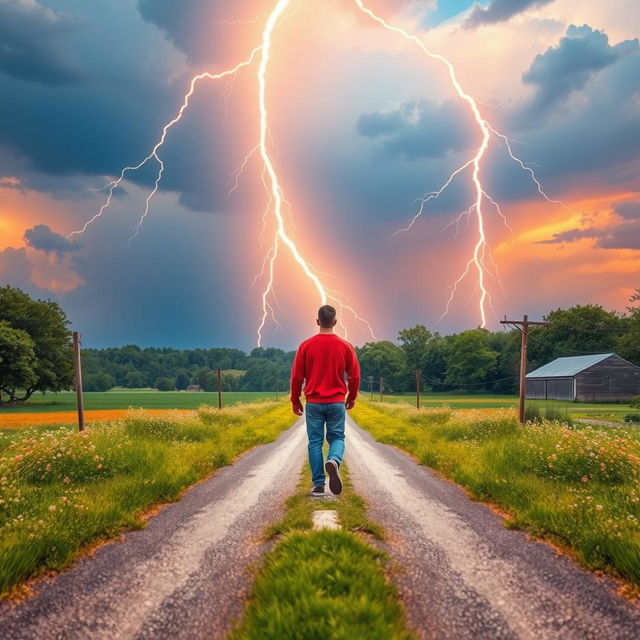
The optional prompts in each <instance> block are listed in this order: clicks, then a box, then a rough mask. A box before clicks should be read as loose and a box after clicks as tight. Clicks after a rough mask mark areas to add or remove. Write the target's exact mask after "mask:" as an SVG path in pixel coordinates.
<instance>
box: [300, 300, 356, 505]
mask: <svg viewBox="0 0 640 640" xmlns="http://www.w3.org/2000/svg"><path fill="white" fill-rule="evenodd" d="M316 322H317V323H318V326H319V327H320V330H319V332H318V333H317V334H316V335H315V336H313V337H312V338H309V339H308V340H305V341H304V342H303V343H302V344H301V345H300V346H299V347H298V352H297V353H296V358H295V360H294V362H293V369H292V370H291V404H292V405H293V412H294V413H295V414H296V415H297V416H301V415H302V414H303V407H302V402H300V394H301V392H302V383H303V382H304V383H305V386H304V395H305V398H306V400H307V435H308V437H309V466H310V467H311V474H312V480H313V489H312V491H311V495H312V496H317V497H321V496H324V495H325V493H324V484H325V473H324V472H325V469H326V471H327V474H328V475H329V489H331V492H332V493H334V494H336V495H338V494H339V493H340V492H341V491H342V480H341V479H340V470H339V469H340V464H341V462H342V457H343V455H344V422H345V411H346V410H347V409H352V408H353V406H354V404H355V402H356V397H357V395H358V390H359V388H360V365H359V364H358V358H357V357H356V352H355V350H354V348H353V347H352V346H351V344H349V343H348V342H347V341H346V340H343V339H342V338H340V337H339V336H337V335H336V334H335V333H334V332H333V329H334V327H335V326H336V322H337V320H336V310H335V309H334V308H333V307H332V306H330V305H328V304H325V305H324V306H322V307H320V309H319V310H318V318H317V320H316ZM345 376H346V378H347V380H348V384H347V382H345ZM345 396H346V397H345ZM325 425H326V429H327V442H328V443H329V453H328V455H327V461H326V463H325V464H324V465H323V456H322V445H323V442H324V435H325Z"/></svg>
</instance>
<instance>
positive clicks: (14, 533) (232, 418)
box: [0, 402, 295, 596]
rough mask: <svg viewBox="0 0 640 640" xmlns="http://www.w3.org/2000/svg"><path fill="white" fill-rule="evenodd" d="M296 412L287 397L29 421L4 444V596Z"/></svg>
mask: <svg viewBox="0 0 640 640" xmlns="http://www.w3.org/2000/svg"><path fill="white" fill-rule="evenodd" d="M294 420H295V417H294V416H293V415H292V414H291V410H290V408H289V406H288V405H287V404H285V403H275V402H272V403H256V404H245V405H239V406H237V407H233V408H229V409H223V410H221V411H219V410H218V409H213V408H209V407H202V408H201V409H200V410H198V411H197V412H196V411H185V412H175V413H173V414H170V415H163V416H153V415H149V414H148V413H146V412H145V411H143V410H135V411H131V412H130V413H129V415H128V416H127V417H126V418H124V419H122V420H118V421H116V422H107V423H98V424H95V425H93V426H92V427H91V428H90V429H87V430H86V431H84V432H82V433H78V432H77V431H75V430H74V429H72V428H70V427H57V428H32V429H27V430H24V431H20V432H18V433H15V432H14V434H13V436H14V437H13V438H12V439H9V440H7V441H4V443H3V447H2V448H1V449H0V595H3V596H4V595H7V593H9V592H11V591H12V590H13V591H14V592H15V590H16V587H17V586H18V585H20V584H21V583H23V582H24V581H25V580H26V579H28V578H31V577H33V576H35V575H38V574H40V573H42V572H44V571H47V570H59V569H62V568H63V567H65V566H66V565H68V564H69V562H70V561H71V560H72V559H73V558H74V557H75V556H76V555H77V554H78V552H79V551H81V550H82V549H84V548H86V547H87V546H89V545H93V544H95V543H97V542H99V541H101V540H105V539H109V538H113V537H115V536H117V535H119V534H120V533H121V532H122V531H123V530H125V529H136V528H142V527H143V526H144V524H145V519H144V513H145V511H148V510H149V508H150V507H152V506H153V505H156V504H159V503H164V502H168V501H172V500H176V499H177V498H178V497H179V496H180V494H181V493H182V492H183V491H184V490H185V489H186V488H187V487H189V486H190V485H192V484H194V483H195V482H197V481H198V480H200V479H202V478H203V477H205V476H207V475H208V474H210V473H211V472H213V471H214V470H216V469H218V468H219V467H222V466H224V465H227V464H229V463H230V462H231V461H232V460H233V459H234V458H235V457H236V456H238V455H239V454H240V453H242V452H244V451H246V450H248V449H250V448H252V447H254V446H256V445H259V444H264V443H266V442H270V441H272V440H275V439H276V438H277V437H278V435H279V434H280V433H281V432H282V431H283V430H284V429H286V428H287V427H289V426H291V425H292V424H293V422H294Z"/></svg>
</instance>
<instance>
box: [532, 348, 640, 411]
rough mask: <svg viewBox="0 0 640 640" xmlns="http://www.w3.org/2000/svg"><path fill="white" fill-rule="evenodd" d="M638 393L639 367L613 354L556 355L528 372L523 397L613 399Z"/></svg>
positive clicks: (608, 400) (620, 398) (639, 391)
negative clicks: (561, 356)
mask: <svg viewBox="0 0 640 640" xmlns="http://www.w3.org/2000/svg"><path fill="white" fill-rule="evenodd" d="M638 393H640V367H636V365H634V364H631V363H630V362H627V361H626V360H625V359H624V358H621V357H620V356H619V355H617V354H615V353H600V354H597V355H590V356H574V357H571V358H556V359H555V360H553V361H552V362H549V363H548V364H545V365H544V366H542V367H540V368H539V369H536V370H535V371H532V372H531V373H528V374H527V377H526V397H527V398H538V399H543V400H571V401H573V400H578V401H582V402H616V401H621V400H628V399H629V398H630V397H631V396H633V395H635V394H638Z"/></svg>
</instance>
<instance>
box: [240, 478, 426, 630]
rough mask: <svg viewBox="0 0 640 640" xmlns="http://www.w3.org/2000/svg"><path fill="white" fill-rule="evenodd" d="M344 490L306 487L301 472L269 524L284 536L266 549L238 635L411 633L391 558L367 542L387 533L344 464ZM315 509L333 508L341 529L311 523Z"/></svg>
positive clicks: (280, 535)
mask: <svg viewBox="0 0 640 640" xmlns="http://www.w3.org/2000/svg"><path fill="white" fill-rule="evenodd" d="M341 472H342V477H343V483H344V490H343V493H342V494H341V495H340V497H339V498H335V499H329V498H324V499H323V498H312V497H310V496H309V495H308V492H309V488H310V486H311V483H310V475H309V472H308V471H305V472H304V473H303V477H302V480H301V483H300V485H299V487H298V491H297V492H296V494H295V495H294V496H292V497H291V498H290V499H289V501H288V502H287V512H286V514H285V516H284V518H283V520H282V522H280V523H278V524H277V525H275V526H274V527H272V529H271V530H270V531H269V535H270V536H278V538H279V540H278V542H277V544H276V547H275V548H274V550H273V551H271V552H270V553H269V554H267V557H266V559H265V562H264V565H263V566H262V568H261V569H260V571H259V574H258V576H257V579H256V582H255V584H254V587H253V593H252V597H251V600H250V602H249V605H248V608H247V611H246V614H245V617H244V619H243V621H242V623H241V625H240V626H239V628H238V629H237V630H236V631H235V632H234V633H233V634H232V636H231V637H232V638H233V640H281V639H282V638H287V639H291V640H297V639H300V640H302V639H304V640H316V639H317V640H324V639H326V638H331V639H332V640H340V639H344V640H347V639H348V640H351V639H352V638H367V639H368V640H409V639H410V638H412V637H413V636H412V635H411V633H410V632H409V631H408V630H407V628H406V626H405V620H404V612H403V610H402V607H401V606H400V604H399V601H398V596H397V593H396V590H395V588H394V587H393V585H392V584H390V582H389V580H388V578H387V571H388V564H387V563H388V558H387V556H386V554H385V553H384V552H383V551H381V550H380V549H378V548H375V547H373V546H371V545H370V544H368V543H367V541H366V540H365V539H364V536H363V535H362V533H363V532H367V533H369V534H371V535H373V536H375V537H376V538H380V537H381V536H382V530H381V529H380V527H378V526H377V525H375V524H374V523H372V522H370V521H369V520H368V519H367V517H366V514H365V508H366V506H365V503H364V501H363V500H362V499H361V498H360V497H359V496H357V495H356V494H355V493H354V491H353V487H352V485H351V483H350V482H349V478H348V473H346V469H345V467H344V466H343V468H342V470H341ZM316 509H335V510H336V511H337V512H338V519H339V521H340V523H341V525H342V526H343V528H344V529H343V530H338V531H336V530H328V529H323V530H320V531H312V530H311V528H312V516H313V511H314V510H316Z"/></svg>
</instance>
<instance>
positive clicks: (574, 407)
mask: <svg viewBox="0 0 640 640" xmlns="http://www.w3.org/2000/svg"><path fill="white" fill-rule="evenodd" d="M364 396H365V397H366V398H367V399H369V397H370V396H369V394H368V393H365V394H364ZM379 401H380V394H379V393H378V394H376V393H374V394H373V402H379ZM415 401H416V396H415V394H405V395H385V396H384V402H406V403H408V404H412V405H415ZM443 404H447V405H449V406H450V407H451V408H452V409H509V408H515V407H517V406H518V398H517V396H508V395H492V394H486V395H480V394H479V395H472V394H457V395H456V394H451V393H426V394H425V393H423V394H421V396H420V406H423V407H439V406H442V405H443ZM527 405H530V406H538V407H540V408H541V409H544V408H545V407H547V406H549V407H557V408H558V409H560V410H561V411H563V412H564V411H566V412H567V413H568V414H569V415H570V416H571V417H573V418H593V419H595V420H606V421H612V422H620V421H621V420H622V418H623V417H624V416H625V415H626V414H627V413H631V412H633V411H635V410H634V409H631V408H630V407H629V405H628V404H595V403H590V402H560V401H557V400H527Z"/></svg>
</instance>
